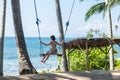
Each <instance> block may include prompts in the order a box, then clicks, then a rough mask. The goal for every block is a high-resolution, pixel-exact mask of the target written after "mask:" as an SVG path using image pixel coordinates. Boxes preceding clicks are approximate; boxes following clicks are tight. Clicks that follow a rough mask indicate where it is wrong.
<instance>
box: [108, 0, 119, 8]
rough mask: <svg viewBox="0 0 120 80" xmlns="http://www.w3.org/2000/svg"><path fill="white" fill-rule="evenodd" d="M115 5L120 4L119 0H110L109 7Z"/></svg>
mask: <svg viewBox="0 0 120 80" xmlns="http://www.w3.org/2000/svg"><path fill="white" fill-rule="evenodd" d="M117 5H120V0H112V1H111V2H110V7H114V6H117Z"/></svg>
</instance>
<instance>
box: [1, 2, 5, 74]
mask: <svg viewBox="0 0 120 80" xmlns="http://www.w3.org/2000/svg"><path fill="white" fill-rule="evenodd" d="M5 17H6V0H2V18H1V23H0V76H3V48H4V34H5V33H4V32H5Z"/></svg>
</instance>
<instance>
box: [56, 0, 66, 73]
mask: <svg viewBox="0 0 120 80" xmlns="http://www.w3.org/2000/svg"><path fill="white" fill-rule="evenodd" d="M55 5H56V13H57V20H58V28H59V33H60V40H61V41H62V40H64V32H63V25H62V17H61V10H60V3H59V0H55ZM62 71H68V64H67V58H66V52H65V45H64V44H63V46H62Z"/></svg>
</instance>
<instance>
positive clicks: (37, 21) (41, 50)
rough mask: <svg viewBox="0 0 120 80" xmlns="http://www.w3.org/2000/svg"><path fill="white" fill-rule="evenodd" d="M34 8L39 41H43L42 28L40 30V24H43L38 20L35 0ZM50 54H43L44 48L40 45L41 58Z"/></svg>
mask: <svg viewBox="0 0 120 80" xmlns="http://www.w3.org/2000/svg"><path fill="white" fill-rule="evenodd" d="M34 8H35V14H36V25H37V29H38V35H39V41H41V36H40V28H39V23H40V22H41V21H40V19H39V18H38V13H37V7H36V1H35V0H34ZM45 55H48V54H45V53H44V52H43V47H42V45H41V43H40V56H45ZM50 55H57V56H62V54H60V53H59V54H50Z"/></svg>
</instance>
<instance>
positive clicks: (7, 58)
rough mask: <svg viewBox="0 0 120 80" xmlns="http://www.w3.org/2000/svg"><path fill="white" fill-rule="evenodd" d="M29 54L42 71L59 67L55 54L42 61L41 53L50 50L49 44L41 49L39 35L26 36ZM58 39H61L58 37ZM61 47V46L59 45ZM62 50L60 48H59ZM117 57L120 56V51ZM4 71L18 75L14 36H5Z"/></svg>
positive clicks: (6, 73) (43, 39)
mask: <svg viewBox="0 0 120 80" xmlns="http://www.w3.org/2000/svg"><path fill="white" fill-rule="evenodd" d="M41 39H42V41H44V42H46V43H47V42H49V40H50V39H49V38H41ZM71 39H72V38H67V39H65V40H66V41H68V40H71ZM25 41H26V45H27V50H28V55H29V58H30V60H31V62H32V64H33V66H34V68H35V69H36V70H37V71H38V72H40V71H44V70H49V71H54V70H55V69H57V67H58V58H57V56H55V55H51V56H50V57H49V59H48V60H47V62H46V63H45V64H44V63H41V59H42V57H41V56H39V55H40V54H41V53H45V52H46V51H47V50H49V46H44V45H42V50H43V51H40V50H41V49H40V42H39V38H37V37H26V38H25ZM57 41H59V39H58V38H57ZM115 47H116V49H117V50H118V51H119V52H120V47H119V46H115ZM57 48H59V47H57ZM58 52H60V50H58ZM115 57H117V58H120V53H119V54H117V55H116V56H115ZM3 72H4V74H5V75H18V56H17V48H16V41H15V38H14V37H5V41H4V65H3Z"/></svg>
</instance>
